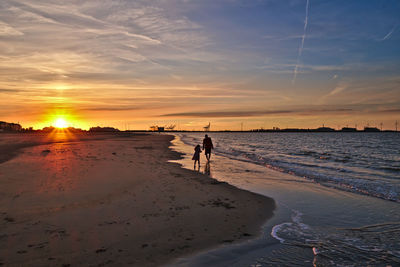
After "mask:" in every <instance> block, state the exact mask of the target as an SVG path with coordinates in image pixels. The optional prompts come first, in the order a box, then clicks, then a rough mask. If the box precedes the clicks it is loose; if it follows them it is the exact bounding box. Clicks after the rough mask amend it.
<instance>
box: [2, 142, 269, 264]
mask: <svg viewBox="0 0 400 267" xmlns="http://www.w3.org/2000/svg"><path fill="white" fill-rule="evenodd" d="M172 139H173V136H171V135H137V134H133V135H129V136H124V135H122V136H121V135H120V136H113V137H112V138H111V139H107V138H106V139H101V140H93V139H91V138H88V139H87V140H75V141H74V142H71V141H66V142H61V143H45V144H38V145H36V146H31V147H26V148H24V149H23V150H20V151H23V152H24V153H20V154H19V155H17V156H16V157H14V158H13V159H11V160H8V161H6V162H3V163H1V164H0V183H1V185H0V188H1V189H0V194H1V195H2V196H3V198H2V200H0V218H1V222H0V225H2V228H1V229H2V230H0V235H1V238H0V249H1V253H0V263H2V264H4V265H18V264H24V263H25V264H27V263H29V264H39V265H40V264H52V265H55V264H71V265H89V264H92V265H93V264H110V265H119V264H140V265H161V264H168V263H170V262H171V261H174V260H176V259H177V258H179V257H182V256H185V257H186V256H189V255H193V254H197V253H199V252H202V251H204V250H209V249H213V248H216V247H219V246H221V245H223V244H231V243H234V242H240V241H244V240H248V239H251V238H254V237H257V236H259V235H260V234H261V226H262V225H264V223H265V222H266V221H267V219H269V218H271V217H272V215H273V210H274V208H275V202H274V200H273V199H271V198H268V197H265V196H262V195H259V194H255V193H252V192H249V191H246V190H243V189H239V188H237V187H235V186H232V185H229V184H227V183H221V182H218V181H216V180H215V179H213V178H211V177H208V176H206V175H204V174H200V173H197V172H194V171H191V170H187V169H184V168H183V167H182V166H180V165H179V164H177V163H171V162H168V161H169V160H173V159H175V160H176V159H179V158H181V154H180V153H178V152H175V151H172V149H171V148H170V145H171V142H170V141H171V140H172ZM92 141H96V142H92ZM47 151H50V152H47ZM38 161H39V162H42V164H37V162H38ZM22 167H23V168H22ZM27 174H29V175H27ZM26 176H29V177H26ZM4 178H7V179H4ZM78 178H79V179H78ZM249 218H251V221H249Z"/></svg>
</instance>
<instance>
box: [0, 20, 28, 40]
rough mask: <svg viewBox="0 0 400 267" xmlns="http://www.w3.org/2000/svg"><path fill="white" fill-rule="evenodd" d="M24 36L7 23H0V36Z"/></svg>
mask: <svg viewBox="0 0 400 267" xmlns="http://www.w3.org/2000/svg"><path fill="white" fill-rule="evenodd" d="M20 35H24V34H23V33H22V32H20V31H18V30H16V29H14V28H13V27H11V26H10V25H8V24H7V23H4V22H1V21H0V36H20Z"/></svg>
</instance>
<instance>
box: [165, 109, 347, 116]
mask: <svg viewBox="0 0 400 267" xmlns="http://www.w3.org/2000/svg"><path fill="white" fill-rule="evenodd" d="M352 111H353V109H351V108H323V107H320V108H305V109H292V110H290V109H287V110H238V111H206V112H204V111H199V112H182V113H169V114H163V115H161V116H163V117H198V118H229V117H265V116H282V115H283V116H286V115H287V116H289V115H304V116H314V115H316V114H319V115H321V114H327V113H330V114H334V113H343V112H352Z"/></svg>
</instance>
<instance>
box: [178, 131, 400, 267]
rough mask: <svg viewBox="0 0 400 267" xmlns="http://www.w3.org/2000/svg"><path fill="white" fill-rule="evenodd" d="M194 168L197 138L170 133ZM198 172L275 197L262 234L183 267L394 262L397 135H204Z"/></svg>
mask: <svg viewBox="0 0 400 267" xmlns="http://www.w3.org/2000/svg"><path fill="white" fill-rule="evenodd" d="M174 135H175V139H174V141H173V142H172V149H174V150H176V151H178V152H180V153H182V154H183V158H182V159H181V160H178V161H177V162H178V163H179V164H181V165H182V167H184V168H188V169H194V168H193V161H192V160H191V157H192V154H193V152H194V151H193V149H194V147H195V146H196V145H197V144H202V140H203V138H204V133H187V132H184V133H174ZM208 135H209V136H210V137H211V138H212V140H213V143H214V147H215V149H214V150H213V155H212V158H211V161H210V162H209V163H207V162H206V159H205V156H204V154H202V158H201V164H202V166H201V167H200V168H195V169H194V171H199V172H202V173H205V174H207V175H209V176H211V177H213V178H214V179H217V180H220V181H225V182H228V183H230V184H232V185H234V186H236V187H238V188H241V189H245V190H249V191H252V192H255V193H258V194H262V195H265V196H269V197H272V198H273V199H274V200H275V202H276V204H277V208H276V210H275V213H274V217H273V218H272V219H270V220H268V221H267V223H266V224H265V225H264V227H263V232H262V235H261V237H259V238H256V239H252V240H248V241H246V242H242V243H239V244H233V245H224V246H221V247H218V248H215V249H212V250H210V251H206V252H203V253H199V254H198V255H195V256H191V257H186V258H181V259H179V260H178V261H177V262H175V264H176V265H182V266H204V265H209V266H400V133H397V132H378V133H367V132H355V133H344V132H340V133H339V132H332V133H269V132H252V133H249V132H210V133H208Z"/></svg>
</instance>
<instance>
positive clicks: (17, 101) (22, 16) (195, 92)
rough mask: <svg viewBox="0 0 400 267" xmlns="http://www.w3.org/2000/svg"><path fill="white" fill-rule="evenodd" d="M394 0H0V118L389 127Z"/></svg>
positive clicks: (395, 74) (398, 25)
mask: <svg viewBox="0 0 400 267" xmlns="http://www.w3.org/2000/svg"><path fill="white" fill-rule="evenodd" d="M399 14H400V1H398V0H385V1H378V0H352V1H348V0H335V1H332V0H201V1H200V0H154V1H152V0H138V1H133V0H130V1H129V0H93V1H77V0H69V1H50V0H30V1H27V0H25V1H23V0H2V1H1V2H0V103H1V104H0V120H2V121H8V122H19V123H20V124H21V125H22V126H23V127H30V126H33V127H34V128H42V127H45V126H49V125H54V123H55V122H56V121H57V120H58V119H60V118H63V119H64V120H66V121H67V123H68V125H69V126H73V127H81V128H84V129H87V128H89V127H91V126H113V127H117V128H120V129H121V130H125V129H132V130H138V129H148V128H149V126H151V125H159V126H164V125H171V124H175V125H176V127H177V128H176V129H185V130H201V129H202V128H203V127H204V126H206V125H208V123H210V124H211V130H225V129H230V130H238V129H241V125H242V123H243V128H244V129H246V130H247V129H255V128H272V127H279V128H288V127H301V128H315V127H320V126H322V125H325V126H330V127H333V128H338V127H344V126H349V127H354V126H355V125H357V127H358V128H359V129H361V128H362V127H364V126H366V125H370V126H377V127H380V124H381V123H382V125H383V128H384V129H394V127H395V121H396V120H398V121H399V122H400V16H399Z"/></svg>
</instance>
